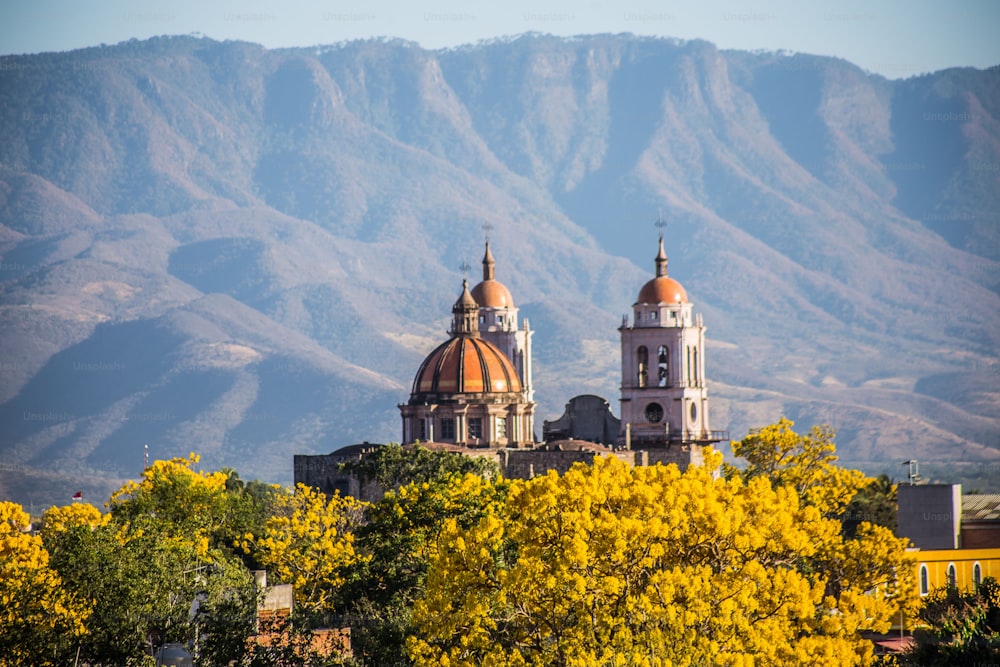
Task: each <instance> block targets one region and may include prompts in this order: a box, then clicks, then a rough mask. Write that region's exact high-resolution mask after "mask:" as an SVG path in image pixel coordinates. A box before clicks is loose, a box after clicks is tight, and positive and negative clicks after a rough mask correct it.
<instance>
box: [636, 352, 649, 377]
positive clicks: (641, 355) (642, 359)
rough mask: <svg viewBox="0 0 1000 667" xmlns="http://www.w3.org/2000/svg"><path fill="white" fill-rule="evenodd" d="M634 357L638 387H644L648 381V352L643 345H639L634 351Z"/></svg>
mask: <svg viewBox="0 0 1000 667" xmlns="http://www.w3.org/2000/svg"><path fill="white" fill-rule="evenodd" d="M635 357H636V359H635V360H636V365H637V366H638V369H639V373H638V378H637V380H638V383H639V386H640V387H645V386H646V384H647V382H648V380H649V350H647V349H646V346H645V345H641V346H640V347H639V349H638V350H636V351H635Z"/></svg>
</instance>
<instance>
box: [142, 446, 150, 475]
mask: <svg viewBox="0 0 1000 667" xmlns="http://www.w3.org/2000/svg"><path fill="white" fill-rule="evenodd" d="M148 467H149V445H143V446H142V471H143V472H146V468H148Z"/></svg>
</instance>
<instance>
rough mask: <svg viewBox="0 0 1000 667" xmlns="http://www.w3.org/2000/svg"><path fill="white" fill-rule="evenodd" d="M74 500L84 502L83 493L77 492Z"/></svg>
mask: <svg viewBox="0 0 1000 667" xmlns="http://www.w3.org/2000/svg"><path fill="white" fill-rule="evenodd" d="M73 500H83V491H77V492H76V493H74V494H73Z"/></svg>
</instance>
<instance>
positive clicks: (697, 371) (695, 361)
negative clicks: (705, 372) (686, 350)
mask: <svg viewBox="0 0 1000 667" xmlns="http://www.w3.org/2000/svg"><path fill="white" fill-rule="evenodd" d="M691 356H692V357H694V358H693V359H692V365H693V366H694V384H695V386H698V385H699V384H700V383H701V370H700V369H699V368H698V348H697V347H696V348H693V349H692V350H691Z"/></svg>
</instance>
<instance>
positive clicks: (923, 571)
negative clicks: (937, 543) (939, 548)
mask: <svg viewBox="0 0 1000 667" xmlns="http://www.w3.org/2000/svg"><path fill="white" fill-rule="evenodd" d="M930 591H931V586H930V583H929V582H928V581H927V566H926V565H921V566H920V594H921V595H927V594H928V593H930Z"/></svg>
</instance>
